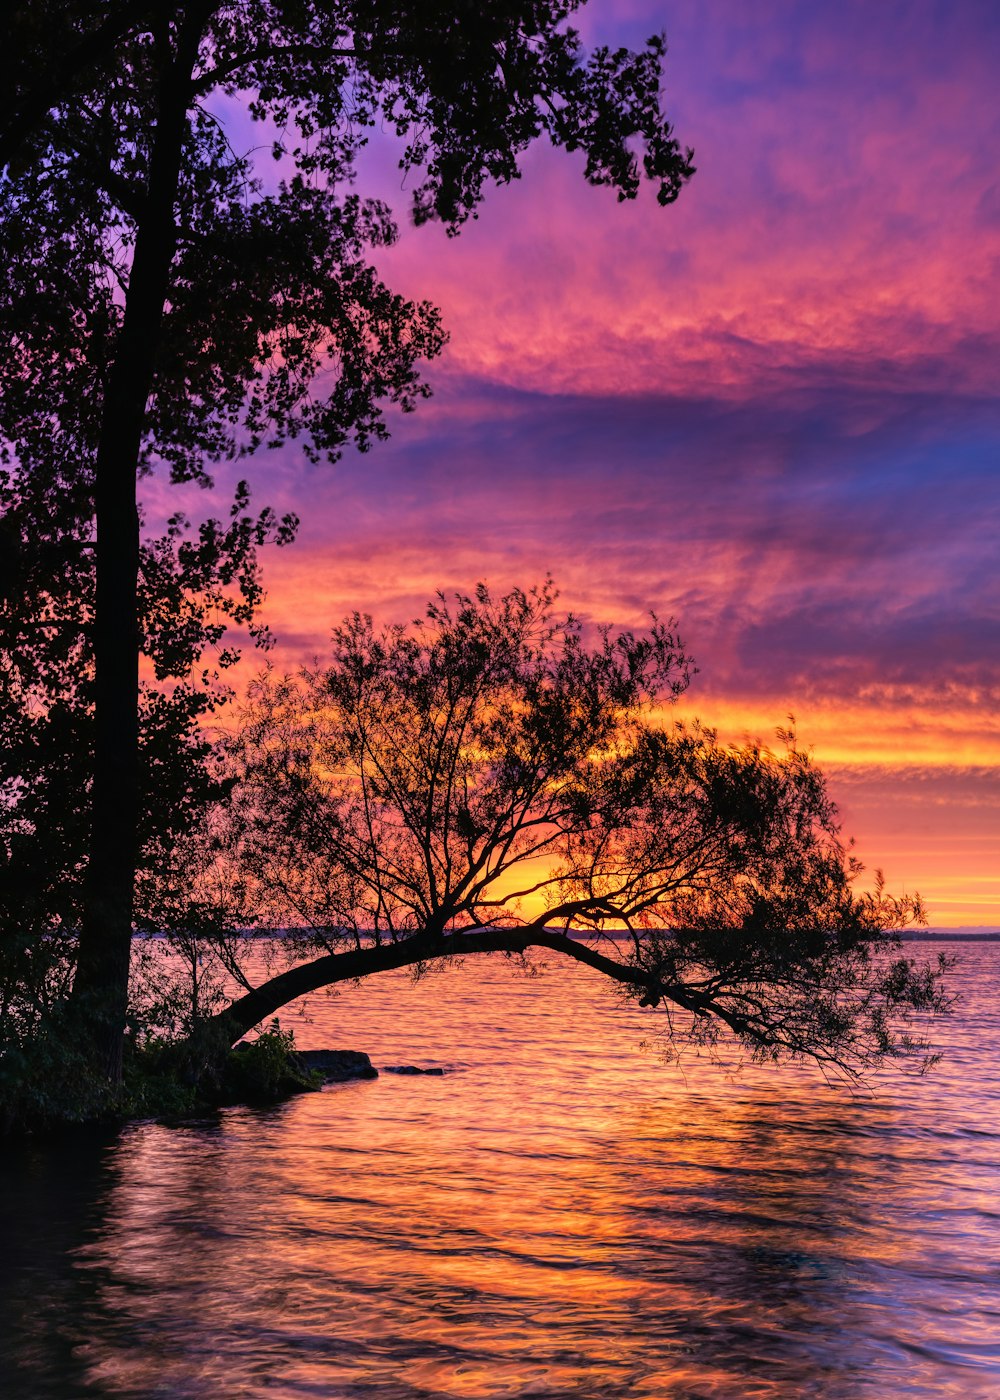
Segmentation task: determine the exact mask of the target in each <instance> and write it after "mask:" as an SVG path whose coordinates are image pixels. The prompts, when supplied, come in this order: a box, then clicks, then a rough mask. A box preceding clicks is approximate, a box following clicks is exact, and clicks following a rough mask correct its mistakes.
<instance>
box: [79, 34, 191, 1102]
mask: <svg viewBox="0 0 1000 1400" xmlns="http://www.w3.org/2000/svg"><path fill="white" fill-rule="evenodd" d="M197 42H198V34H197V30H196V28H195V27H194V26H193V25H189V26H187V28H186V29H185V30H182V32H181V35H180V38H179V40H178V44H177V53H176V57H175V59H174V60H173V61H172V62H171V63H170V64H169V65H168V66H167V68H166V69H165V71H164V74H163V78H162V81H161V86H160V101H159V110H158V114H157V124H156V132H155V137H154V143H153V149H152V153H151V157H150V169H149V182H148V188H147V193H146V198H145V201H144V204H143V209H142V213H141V215H140V218H139V223H138V227H137V230H136V239H135V248H134V253H133V259H132V268H131V274H130V277H129V287H128V294H127V296H126V300H125V309H124V316H123V320H122V327H121V332H120V335H119V338H118V344H117V346H116V352H115V360H114V364H113V366H112V368H111V373H110V375H109V380H108V386H107V391H106V394H105V398H104V404H103V407H102V420H101V436H100V442H99V445H98V452H97V464H96V488H95V502H94V508H95V516H96V524H97V535H96V547H95V555H96V570H97V588H96V598H95V609H94V622H93V638H94V710H95V733H94V782H93V794H92V809H91V810H92V827H91V838H90V850H89V863H88V870H87V881H86V888H85V892H84V913H83V921H82V926H81V929H80V943H79V955H78V962H77V970H76V977H75V980H74V984H73V1004H74V1008H75V1010H76V1013H77V1016H78V1018H79V1020H80V1021H81V1022H82V1024H83V1026H84V1029H85V1035H86V1042H87V1048H88V1051H89V1053H90V1058H91V1060H92V1064H93V1068H94V1070H95V1071H96V1072H97V1073H98V1074H100V1075H102V1076H104V1077H106V1078H107V1079H108V1080H109V1081H110V1082H111V1083H112V1084H114V1083H117V1082H119V1081H120V1079H121V1069H122V1033H123V1031H124V1028H125V1014H126V1010H127V1003H128V977H129V963H130V955H131V942H132V903H133V895H134V887H135V869H136V859H137V855H138V849H137V847H138V842H137V824H138V817H139V726H138V689H139V645H140V638H139V618H138V598H137V594H138V570H139V520H138V512H137V504H136V470H137V466H138V461H139V453H140V449H141V445H142V436H143V424H144V419H145V413H146V404H147V400H148V398H149V393H150V389H151V386H152V382H153V372H154V366H155V360H156V352H157V348H158V344H159V339H160V332H161V327H162V321H163V308H164V301H165V297H166V293H167V287H168V279H169V273H170V265H171V262H172V260H173V256H174V248H175V240H176V228H175V223H174V205H175V200H176V195H177V185H178V178H179V173H180V162H181V151H182V147H183V142H184V136H185V133H186V129H187V108H188V101H189V97H190V75H191V71H192V68H193V65H194V58H195V55H196V53H197Z"/></svg>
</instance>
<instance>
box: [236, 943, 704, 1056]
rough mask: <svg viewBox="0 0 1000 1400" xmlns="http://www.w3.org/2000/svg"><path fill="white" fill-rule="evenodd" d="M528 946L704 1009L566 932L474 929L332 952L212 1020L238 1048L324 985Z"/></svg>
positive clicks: (648, 994)
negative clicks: (262, 1026)
mask: <svg viewBox="0 0 1000 1400" xmlns="http://www.w3.org/2000/svg"><path fill="white" fill-rule="evenodd" d="M529 948H548V949H549V951H550V952H554V953H560V954H562V955H563V956H564V957H568V958H571V959H573V960H574V961H575V962H579V963H583V964H585V965H586V966H587V967H592V968H594V970H595V971H597V972H600V973H603V974H604V976H605V977H609V978H610V979H611V980H612V981H614V982H619V983H622V984H623V985H624V986H628V987H635V988H636V989H637V990H639V991H641V992H643V994H644V995H643V1001H642V1002H641V1003H640V1004H645V1005H655V1004H656V1002H658V1001H659V1000H660V999H661V997H668V998H669V999H670V1000H671V1001H673V1002H675V1003H676V1004H677V1005H678V1006H680V1007H682V1008H684V1009H685V1010H688V1011H692V1012H695V1013H696V1014H698V1013H700V1012H701V1011H702V1010H703V1009H704V1008H702V1007H701V1006H699V1005H698V1004H697V1002H696V1000H695V999H694V998H693V997H692V996H691V994H690V993H686V992H685V991H684V989H683V988H680V987H675V986H671V987H665V986H661V985H660V984H659V983H658V982H656V980H655V979H654V978H651V977H650V974H649V973H648V972H645V971H644V970H643V969H641V968H637V967H630V966H629V965H628V964H627V963H621V962H617V961H616V960H615V959H614V958H609V957H606V956H605V955H604V954H603V953H599V952H597V950H596V949H594V948H592V947H590V945H589V944H587V943H579V942H577V941H576V940H575V939H572V938H569V937H567V935H566V934H564V933H555V932H553V931H552V930H550V929H545V928H527V929H490V928H479V929H471V930H470V931H469V932H468V933H450V934H445V935H443V936H442V937H440V938H436V939H433V940H431V939H426V938H423V937H421V936H419V935H418V936H414V937H413V938H408V939H406V940H405V941H404V942H402V943H387V944H383V945H381V946H380V947H372V948H362V949H356V950H352V951H351V952H347V953H328V954H326V955H325V956H324V957H321V958H314V959H313V961H312V962H307V963H300V964H299V965H298V966H297V967H292V968H289V969H288V971H287V972H281V973H279V974H278V975H277V976H276V977H271V978H270V979H269V980H268V981H267V982H264V983H262V984H261V985H260V986H259V987H256V988H255V989H254V990H253V991H252V992H247V994H246V995H245V996H242V997H239V998H238V999H237V1000H236V1001H234V1002H233V1003H232V1004H231V1005H230V1006H227V1007H226V1008H225V1010H224V1011H220V1012H219V1013H218V1014H217V1015H215V1016H213V1017H212V1018H211V1021H210V1023H209V1024H210V1025H211V1026H212V1027H214V1028H216V1029H218V1030H219V1031H220V1032H222V1033H224V1034H225V1036H226V1037H227V1038H228V1039H229V1043H230V1044H234V1043H235V1042H236V1041H237V1040H239V1039H240V1037H241V1036H244V1035H246V1033H247V1031H249V1030H252V1029H253V1027H254V1026H256V1025H259V1024H260V1022H261V1021H263V1020H265V1019H266V1017H268V1016H273V1015H274V1013H275V1012H276V1011H280V1010H281V1008H282V1007H283V1006H287V1005H288V1003H289V1002H290V1001H294V1000H295V999H296V998H297V997H301V996H305V995H306V994H307V993H308V992H315V991H318V990H319V989H320V988H321V987H332V986H334V985H336V983H338V982H352V981H355V980H356V979H358V978H360V977H369V976H371V975H373V974H374V973H377V972H389V971H391V970H392V969H394V968H400V967H414V966H416V965H418V964H420V963H427V962H435V961H438V960H440V959H443V958H454V957H464V956H466V955H468V954H470V953H524V952H527V950H528V949H529Z"/></svg>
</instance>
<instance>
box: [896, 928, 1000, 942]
mask: <svg viewBox="0 0 1000 1400" xmlns="http://www.w3.org/2000/svg"><path fill="white" fill-rule="evenodd" d="M900 937H901V938H902V940H903V942H904V943H1000V929H992V930H987V931H986V932H985V933H962V932H961V930H960V929H955V930H953V931H952V930H950V929H935V930H933V931H928V932H926V933H922V932H920V930H919V929H906V930H905V932H903V933H901V934H900Z"/></svg>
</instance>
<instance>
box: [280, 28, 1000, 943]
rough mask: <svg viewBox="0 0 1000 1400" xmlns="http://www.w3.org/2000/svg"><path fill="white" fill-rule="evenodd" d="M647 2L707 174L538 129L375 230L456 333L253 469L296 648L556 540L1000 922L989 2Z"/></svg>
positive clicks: (575, 589) (849, 822) (383, 265)
mask: <svg viewBox="0 0 1000 1400" xmlns="http://www.w3.org/2000/svg"><path fill="white" fill-rule="evenodd" d="M577 25H578V27H579V28H580V29H581V31H582V32H583V35H584V38H585V40H586V41H587V43H588V44H591V43H596V42H610V43H612V44H615V43H628V44H630V45H632V46H636V45H638V44H641V43H642V41H643V40H644V39H645V38H646V37H647V36H648V35H649V34H650V33H653V32H656V31H660V30H665V31H666V34H667V41H668V45H669V53H668V59H667V65H666V71H665V82H664V103H665V108H666V110H667V112H668V114H669V115H670V116H671V119H672V120H673V122H674V124H675V128H676V133H677V136H678V137H679V139H680V140H681V142H682V143H683V144H685V145H690V146H692V147H693V148H694V151H695V164H696V165H697V167H698V169H697V174H696V175H695V177H694V179H693V180H692V181H691V183H690V184H689V185H688V187H687V188H686V189H685V190H684V192H683V193H682V195H681V197H680V200H679V201H678V203H677V204H676V205H674V206H672V207H670V208H668V209H665V210H664V209H660V208H659V207H658V206H657V205H656V203H655V200H654V198H653V197H652V192H651V191H648V190H647V191H644V197H642V198H640V199H639V200H637V201H635V202H634V203H630V204H620V203H618V202H617V201H616V199H615V197H614V195H613V194H611V193H610V192H608V191H606V190H595V189H592V188H590V187H588V186H587V185H586V184H585V182H584V180H583V178H582V166H581V163H580V161H579V160H578V159H576V158H575V157H573V156H568V155H566V154H565V153H562V152H553V151H551V150H548V149H542V148H537V149H534V150H533V151H532V152H531V153H529V155H528V156H527V157H526V158H525V159H524V161H523V166H522V175H523V178H522V179H521V180H520V181H518V182H517V183H516V184H514V185H512V186H511V187H509V188H506V189H503V190H498V191H493V192H491V193H490V195H489V196H488V197H487V199H486V201H485V204H484V206H483V208H482V210H481V212H480V217H479V219H478V220H477V221H476V222H475V223H473V224H471V225H469V226H468V227H467V228H466V230H465V231H464V232H463V233H462V235H461V236H460V237H459V238H458V239H448V238H447V237H446V236H445V235H444V233H443V231H442V230H441V229H440V228H424V229H420V230H414V229H413V228H412V227H407V226H406V219H405V213H406V201H407V191H406V189H405V188H402V187H401V182H400V177H399V174H398V172H397V171H395V170H394V169H393V166H392V157H391V155H390V153H389V152H388V151H385V150H381V149H376V151H375V153H374V157H373V164H372V166H371V167H369V169H368V170H367V171H366V173H365V175H364V180H365V182H366V188H370V189H373V190H377V191H378V192H380V193H383V194H385V195H386V197H387V198H389V199H390V202H392V203H393V204H394V206H395V208H396V211H397V213H398V215H399V216H400V222H401V225H403V228H402V234H401V237H400V240H399V242H398V244H397V245H396V246H395V247H394V248H393V249H392V250H390V251H389V252H387V253H385V254H384V255H381V256H380V258H379V267H380V270H381V271H382V272H383V274H384V275H385V277H386V279H387V280H388V281H389V282H390V284H391V285H392V286H394V288H396V289H397V290H399V291H401V292H403V293H405V294H407V295H409V296H413V297H419V298H424V297H427V298H430V299H431V300H433V301H434V302H436V303H437V304H438V305H439V306H440V308H441V310H442V313H443V317H444V322H445V324H446V326H447V327H448V329H449V331H450V334H451V339H450V344H449V346H448V349H447V351H446V352H445V354H444V355H443V356H442V357H441V358H440V359H439V360H437V361H435V362H434V363H433V364H432V365H430V366H429V367H428V369H427V378H428V380H429V382H430V383H431V385H432V386H433V388H434V397H433V398H432V399H431V400H430V401H429V402H428V403H427V404H424V405H421V407H420V408H419V410H418V412H417V413H416V414H414V415H412V416H409V417H406V418H401V419H400V420H399V421H398V422H396V423H395V426H394V432H393V438H392V440H391V442H390V443H389V444H387V445H384V446H381V447H377V448H376V449H375V450H374V451H373V452H372V453H370V454H369V455H367V456H365V457H361V456H359V455H357V454H351V455H349V456H346V457H345V458H344V459H343V460H342V461H341V462H340V463H339V464H338V465H337V466H336V467H334V468H332V469H331V468H328V467H319V468H314V467H310V466H309V465H308V464H306V463H305V462H304V460H302V459H301V458H300V457H299V456H297V455H296V454H295V453H294V452H293V451H288V450H286V451H285V452H284V454H283V455H282V457H281V458H280V460H278V461H271V462H270V463H268V464H267V465H266V467H265V468H263V469H262V470H260V469H259V470H258V474H257V477H256V479H257V480H258V481H259V482H260V483H261V494H262V498H263V499H267V500H269V501H271V502H272V503H274V504H275V505H278V506H282V507H290V508H294V509H297V510H299V512H300V513H301V515H302V517H303V528H302V533H301V536H300V539H299V542H298V544H297V545H296V546H295V547H294V548H293V549H289V550H284V551H281V552H280V553H275V554H270V555H269V556H268V558H267V560H266V569H265V574H266V582H267V586H268V590H269V599H270V601H269V604H268V617H269V620H270V621H271V624H272V627H273V629H274V631H275V632H276V633H277V634H278V638H279V650H278V654H277V656H278V660H279V664H280V663H285V662H288V661H290V660H294V659H296V658H299V657H304V656H312V655H314V654H316V653H317V651H321V650H322V647H323V644H324V641H325V639H326V637H327V636H328V633H329V629H330V627H331V626H332V625H333V624H334V623H335V622H337V621H339V619H340V618H341V617H342V616H343V615H344V614H345V613H346V612H348V611H349V610H352V609H354V608H360V609H361V610H363V611H368V612H371V613H373V614H374V615H375V616H376V617H377V618H379V619H381V620H385V621H390V620H405V619H408V618H411V617H414V616H416V615H417V614H418V613H420V612H421V611H422V608H423V605H424V603H425V601H426V600H427V598H428V597H429V596H430V595H431V594H432V593H433V592H434V591H435V590H436V589H438V588H443V589H445V590H452V589H465V590H468V589H470V588H471V587H472V586H473V585H474V584H475V583H476V582H477V581H478V580H480V579H485V580H486V581H488V583H489V584H490V585H491V586H492V587H493V588H494V589H496V590H504V589H506V588H508V587H510V586H512V585H515V584H516V585H522V586H527V585H530V584H531V583H533V582H536V581H538V580H540V579H541V578H542V577H543V576H544V575H545V574H546V573H549V572H551V573H552V574H553V575H554V577H555V579H556V582H557V584H558V585H559V587H560V590H561V601H562V602H563V603H564V604H565V605H566V607H567V608H569V609H572V610H573V611H574V612H576V613H577V614H579V615H580V616H582V617H583V618H584V619H592V620H607V621H612V622H616V623H621V624H624V625H627V626H632V627H637V626H641V625H642V624H643V622H644V620H645V619H646V618H647V616H648V613H649V611H650V610H651V609H654V610H656V611H657V612H658V613H659V614H660V615H661V616H662V615H674V616H676V617H677V618H678V619H679V621H680V630H681V634H682V636H683V639H684V641H685V644H686V646H687V648H688V649H689V650H690V651H691V652H692V653H693V655H694V657H695V659H696V662H697V664H698V667H699V673H698V675H697V676H696V678H695V681H694V684H693V685H692V687H691V690H690V692H689V695H688V697H687V698H686V699H685V701H684V708H685V712H686V713H688V714H698V715H699V716H700V717H701V718H702V719H703V720H705V721H706V722H708V723H712V724H715V725H717V726H718V727H719V728H720V730H721V732H722V733H723V734H724V735H726V736H728V737H731V738H733V739H739V738H741V737H743V736H744V735H746V734H753V735H759V736H761V737H763V738H764V739H765V740H767V739H769V738H771V737H772V736H773V734H774V730H775V728H776V727H777V726H779V725H782V724H784V723H785V722H786V716H787V715H788V714H789V713H792V714H794V716H795V722H796V730H797V734H798V737H799V740H800V742H801V743H802V744H804V745H806V746H807V747H810V748H812V750H813V751H814V753H815V756H816V759H817V761H818V762H819V764H820V765H821V766H822V767H823V768H824V769H825V770H826V771H827V773H828V774H829V777H830V784H831V789H832V792H833V794H834V796H835V798H836V799H837V801H838V803H839V805H840V807H841V811H842V814H843V817H844V828H845V832H846V833H848V834H851V833H853V834H854V836H855V837H856V839H857V850H858V853H859V854H860V855H861V857H862V859H864V860H865V862H866V864H867V865H868V866H869V867H877V866H881V867H882V868H883V869H884V871H885V875H886V879H887V882H888V885H889V888H890V890H892V891H893V892H897V893H898V892H901V891H902V890H908V891H911V892H912V891H913V890H919V891H920V892H921V893H922V894H923V895H924V897H925V899H926V901H927V904H928V907H929V913H930V919H931V923H932V924H933V925H934V926H938V927H948V926H956V925H980V926H988V927H997V928H1000V706H998V703H997V702H998V699H1000V584H998V574H1000V570H998V557H1000V548H998V543H997V542H998V540H1000V460H998V459H1000V386H998V366H1000V314H998V313H1000V305H998V303H1000V277H998V273H1000V175H998V161H997V156H998V154H1000V101H998V100H997V73H998V72H1000V7H998V6H997V5H996V3H995V0H950V2H949V3H934V2H933V0H908V3H896V2H895V0H880V3H879V4H877V5H872V4H871V3H867V2H866V3H864V4H861V3H857V2H856V0H836V3H833V0H810V2H809V3H805V0H799V2H796V0H756V2H755V3H754V4H753V5H746V4H744V3H740V0H700V3H696V2H695V0H665V3H663V4H654V3H647V0H591V3H590V4H589V5H588V6H587V8H586V9H585V10H584V11H582V12H581V14H580V15H579V16H578V18H577Z"/></svg>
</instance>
